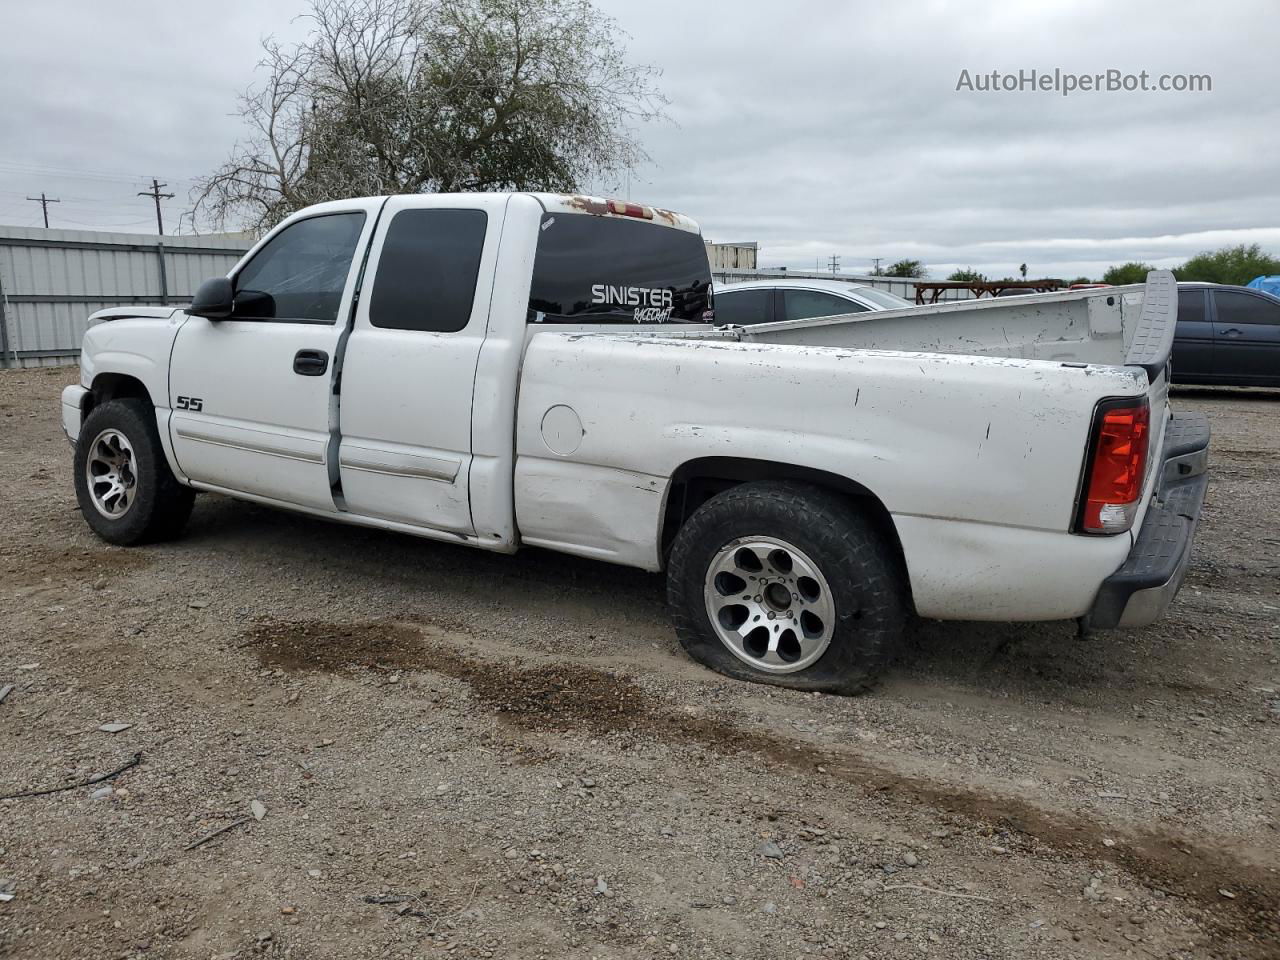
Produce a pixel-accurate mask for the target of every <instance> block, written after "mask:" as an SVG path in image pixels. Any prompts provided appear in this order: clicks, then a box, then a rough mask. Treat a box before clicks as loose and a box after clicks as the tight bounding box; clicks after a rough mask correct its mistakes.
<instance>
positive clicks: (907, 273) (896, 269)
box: [884, 260, 929, 280]
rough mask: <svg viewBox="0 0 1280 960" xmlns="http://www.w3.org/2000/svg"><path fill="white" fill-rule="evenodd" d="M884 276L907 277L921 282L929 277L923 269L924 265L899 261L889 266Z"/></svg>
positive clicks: (911, 261) (918, 262)
mask: <svg viewBox="0 0 1280 960" xmlns="http://www.w3.org/2000/svg"><path fill="white" fill-rule="evenodd" d="M884 275H885V276H886V277H908V278H913V279H916V280H923V279H924V278H925V277H927V276H929V271H928V270H926V269H925V268H924V264H923V263H921V262H920V261H919V260H899V261H898V262H897V263H891V264H889V266H888V268H887V269H886V270H885V272H884Z"/></svg>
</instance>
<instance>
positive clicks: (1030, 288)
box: [915, 280, 1065, 304]
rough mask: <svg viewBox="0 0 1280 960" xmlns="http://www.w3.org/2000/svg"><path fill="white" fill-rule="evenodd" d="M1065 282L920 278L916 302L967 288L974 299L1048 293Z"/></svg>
mask: <svg viewBox="0 0 1280 960" xmlns="http://www.w3.org/2000/svg"><path fill="white" fill-rule="evenodd" d="M1064 286H1065V284H1064V283H1063V282H1062V281H1061V280H993V281H991V282H989V283H969V282H967V281H964V280H942V281H937V282H933V281H928V280H921V281H919V282H917V283H916V284H915V288H916V303H920V304H924V303H937V302H938V300H939V299H941V297H942V294H943V291H946V290H968V291H969V293H971V294H972V295H973V297H974V299H975V300H980V299H982V298H983V297H985V296H990V297H999V296H1001V295H1003V294H1004V293H1005V292H1006V291H1009V290H1017V291H1018V292H1019V293H1050V292H1051V291H1054V290H1061V289H1062V288H1063V287H1064Z"/></svg>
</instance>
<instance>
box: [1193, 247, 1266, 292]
mask: <svg viewBox="0 0 1280 960" xmlns="http://www.w3.org/2000/svg"><path fill="white" fill-rule="evenodd" d="M1173 273H1174V276H1176V277H1177V278H1178V279H1179V280H1201V281H1207V282H1209V283H1235V284H1246V283H1248V282H1249V281H1250V280H1252V279H1253V278H1254V277H1260V276H1264V275H1269V274H1276V273H1280V260H1277V259H1276V258H1275V257H1273V256H1270V255H1269V254H1265V253H1263V252H1262V248H1261V247H1259V246H1258V245H1257V244H1256V243H1251V244H1249V245H1247V246H1246V245H1245V244H1240V245H1239V246H1235V247H1223V248H1222V249H1221V250H1214V251H1211V252H1209V251H1207V252H1205V253H1201V254H1199V255H1197V256H1194V257H1192V258H1191V259H1190V260H1188V261H1187V262H1186V263H1184V264H1183V265H1182V266H1181V267H1177V268H1175V269H1174V271H1173Z"/></svg>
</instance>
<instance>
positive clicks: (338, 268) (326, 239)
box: [231, 212, 364, 323]
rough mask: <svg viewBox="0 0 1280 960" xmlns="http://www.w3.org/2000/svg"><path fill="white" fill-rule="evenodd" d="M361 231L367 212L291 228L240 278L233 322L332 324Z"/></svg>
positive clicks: (316, 219) (303, 222) (269, 243)
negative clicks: (264, 321)
mask: <svg viewBox="0 0 1280 960" xmlns="http://www.w3.org/2000/svg"><path fill="white" fill-rule="evenodd" d="M363 228H364V213H363V212H353V213H331V214H326V215H321V216H318V217H309V218H307V219H306V220H299V221H298V222H297V223H293V224H290V225H289V226H288V227H286V228H285V229H284V230H282V231H280V232H279V233H277V234H276V235H275V236H274V237H272V238H271V239H270V240H269V241H267V244H266V246H264V247H263V248H262V249H261V250H259V251H258V252H257V253H255V254H254V255H253V259H252V260H250V261H249V262H248V263H247V264H245V266H244V269H242V270H241V271H240V272H239V273H238V274H237V275H236V278H235V285H236V301H235V309H234V310H233V311H232V314H231V318H232V319H233V320H283V321H291V322H295V323H334V322H335V321H336V320H337V319H338V307H339V305H340V304H341V302H342V292H343V290H344V289H345V288H346V285H347V276H348V274H350V272H351V260H352V258H353V257H354V256H355V252H356V245H357V244H358V243H359V241H360V231H361V230H362V229H363Z"/></svg>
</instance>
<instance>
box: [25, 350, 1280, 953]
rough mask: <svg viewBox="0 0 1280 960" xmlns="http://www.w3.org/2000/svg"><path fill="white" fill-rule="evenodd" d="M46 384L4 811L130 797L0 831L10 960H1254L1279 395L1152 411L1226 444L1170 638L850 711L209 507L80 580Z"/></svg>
mask: <svg viewBox="0 0 1280 960" xmlns="http://www.w3.org/2000/svg"><path fill="white" fill-rule="evenodd" d="M76 375H77V374H76V371H74V370H69V369H57V370H32V371H23V372H10V373H4V374H0V439H3V447H2V449H3V455H2V458H0V489H3V491H4V497H3V503H4V505H5V515H6V516H7V517H8V521H7V523H6V525H5V530H4V536H3V542H2V543H0V603H2V604H3V611H4V612H3V614H2V615H0V688H3V687H4V686H5V685H7V684H13V685H14V689H13V690H12V692H11V693H9V695H8V697H7V698H6V699H4V700H3V703H0V794H13V793H18V792H22V791H37V790H47V789H49V788H55V787H60V786H64V785H68V784H73V783H77V782H82V781H85V780H88V779H90V778H92V777H95V776H101V775H103V774H108V773H110V772H112V771H115V770H117V769H118V768H120V767H122V766H125V765H126V764H129V763H131V762H132V761H133V760H135V758H136V759H137V762H136V763H134V764H133V765H132V766H129V767H128V769H126V770H124V771H123V772H122V773H120V774H119V775H117V776H115V777H114V778H112V779H110V780H108V781H104V782H98V783H95V784H90V785H86V786H80V787H77V788H75V789H69V790H62V791H59V792H54V793H47V794H43V795H38V796H22V797H17V798H11V799H4V800H0V878H2V879H0V893H6V892H7V893H9V894H11V895H12V899H11V900H8V901H7V902H0V956H5V957H15V958H18V957H20V958H77V960H79V958H115V957H145V958H153V957H154V958H161V957H183V958H188V957H189V958H201V960H204V958H211V957H213V958H228V960H230V958H241V957H243V958H248V957H257V956H268V957H293V958H298V960H305V958H360V957H436V956H440V957H443V956H453V957H519V958H525V957H530V958H532V957H546V958H561V957H566V958H582V960H586V958H591V957H598V958H640V957H670V956H677V957H727V956H733V957H759V958H766V957H767V958H774V957H800V958H803V957H866V958H907V957H945V958H953V957H954V958H996V957H1019V958H1024V957H1033V958H1056V957H1103V958H1109V957H1173V958H1186V957H1236V956H1239V957H1249V958H1261V957H1275V956H1280V872H1277V871H1278V866H1280V829H1278V828H1280V805H1278V803H1277V798H1278V793H1277V786H1278V783H1280V561H1278V560H1277V553H1278V551H1277V546H1278V545H1280V524H1278V523H1277V518H1278V517H1280V394H1275V393H1272V394H1268V393H1266V392H1262V391H1253V392H1242V391H1237V392H1214V391H1194V392H1191V391H1183V392H1181V393H1180V394H1179V395H1178V396H1177V397H1176V403H1177V404H1178V405H1179V406H1180V407H1182V408H1194V409H1200V410H1205V411H1207V412H1208V413H1209V416H1210V417H1211V419H1212V422H1213V428H1214V431H1215V436H1214V443H1213V453H1212V465H1211V470H1212V482H1211V484H1210V487H1209V494H1208V500H1207V503H1206V510H1205V515H1204V518H1203V523H1202V526H1201V529H1200V536H1199V540H1198V544H1197V547H1198V550H1197V554H1196V557H1195V560H1194V567H1193V570H1192V572H1191V573H1190V575H1189V577H1188V579H1187V583H1186V586H1185V587H1184V589H1183V592H1182V594H1181V596H1180V597H1179V599H1178V601H1177V603H1176V604H1175V606H1174V607H1173V609H1172V610H1171V612H1170V615H1169V616H1168V618H1167V619H1165V620H1164V621H1163V622H1161V623H1159V624H1157V625H1156V626H1154V627H1151V628H1149V629H1145V630H1140V631H1136V632H1130V633H1114V634H1103V635H1098V636H1096V637H1094V638H1092V639H1089V640H1079V639H1077V638H1076V636H1075V633H1074V628H1073V626H1072V625H1069V624H1048V625H1041V626H1010V625H981V624H977V625H975V624H933V623H929V624H922V625H920V626H919V628H918V629H917V630H916V631H915V632H914V635H913V637H912V640H911V645H910V649H909V650H907V651H906V652H905V653H904V656H903V658H902V662H901V664H900V665H899V666H898V667H897V668H896V669H895V670H894V671H893V672H892V674H891V675H890V676H889V677H888V678H887V679H886V682H885V683H884V684H883V685H882V686H881V687H880V688H879V690H878V691H876V692H875V693H873V694H871V695H869V696H864V697H860V698H855V699H843V698H836V697H830V696H823V695H811V694H802V693H796V692H790V691H779V690H774V689H770V688H767V687H762V686H754V685H749V684H743V683H738V682H733V681H729V680H726V679H724V678H721V677H719V676H717V675H715V674H712V673H709V672H707V671H706V670H704V669H703V668H701V667H699V666H697V665H696V664H694V663H692V662H691V661H690V660H689V659H688V658H686V657H685V656H684V655H683V653H682V652H681V651H680V649H679V647H678V646H677V644H676V642H675V639H674V636H673V634H672V631H671V629H670V627H669V626H668V624H667V620H666V616H665V613H664V609H663V590H662V582H661V579H660V578H659V577H656V576H650V575H647V574H641V573H637V572H633V571H628V570H624V569H620V568H613V567H608V566H605V565H600V564H595V563H590V562H587V561H579V560H572V559H566V558H563V557H558V556H555V555H552V554H549V553H542V552H538V551H529V552H527V553H525V554H521V555H520V556H517V557H515V558H505V557H496V556H489V555H486V554H483V553H479V552H473V551H469V550H466V549H465V548H461V547H454V546H448V545H442V544H436V543H430V542H427V541H419V540H415V539H412V538H409V537H402V536H397V535H394V534H388V533H382V532H376V531H369V530H361V529H358V528H354V527H343V526H339V525H334V524H326V523H323V522H318V521H314V520H310V519H306V518H301V517H295V516H290V515H287V514H283V513H277V512H273V511H271V510H268V509H264V508H260V507H257V506H252V505H247V504H244V503H237V502H234V501H231V500H227V499H222V498H219V497H213V496H204V497H201V498H200V499H199V500H198V502H197V505H196V510H195V514H194V516H193V518H192V522H191V524H190V527H189V530H188V535H187V536H186V537H185V538H184V539H182V540H180V541H178V542H176V543H172V544H167V545H164V546H156V547H148V548H143V549H136V550H122V549H117V548H114V547H109V546H107V545H105V544H103V543H102V542H100V541H98V540H96V539H95V538H94V537H93V536H92V535H91V534H90V532H89V530H88V528H87V527H86V525H85V524H84V522H83V521H82V519H81V517H80V515H79V513H78V511H77V509H76V506H75V497H74V494H73V491H72V484H71V475H70V449H69V447H68V445H67V443H66V441H65V440H64V439H63V437H62V434H61V430H60V428H59V425H58V420H57V407H58V404H57V393H58V391H59V389H60V388H61V387H62V385H63V384H64V383H67V382H72V381H73V380H74V379H75V377H76ZM111 723H118V724H130V726H128V727H127V729H124V730H121V731H119V732H114V733H112V732H106V731H103V730H100V729H99V727H100V726H101V725H103V724H111ZM219 830H222V831H223V832H221V833H218V834H217V835H216V836H215V835H214V833H215V831H219ZM201 841H204V842H201ZM0 900H3V898H2V897H0Z"/></svg>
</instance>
